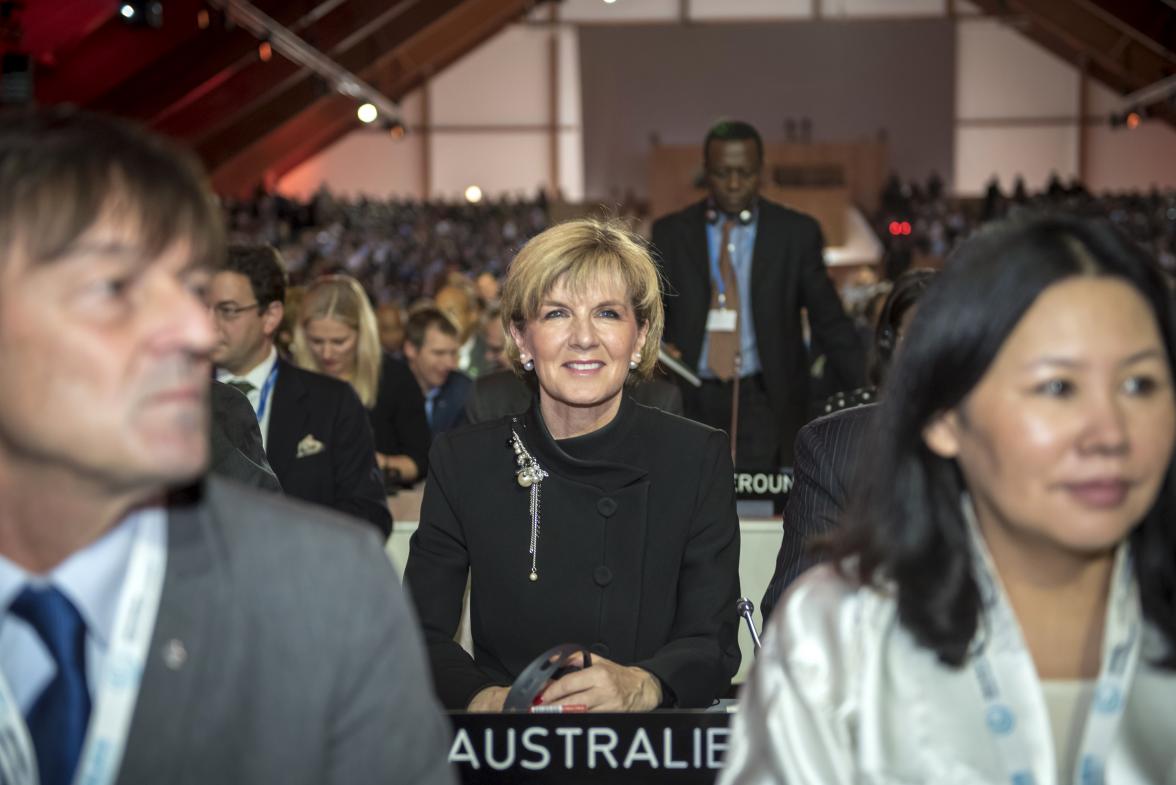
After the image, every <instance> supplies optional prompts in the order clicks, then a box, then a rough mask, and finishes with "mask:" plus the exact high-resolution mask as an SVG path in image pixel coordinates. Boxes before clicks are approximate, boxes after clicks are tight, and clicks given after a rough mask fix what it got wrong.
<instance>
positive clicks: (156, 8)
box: [118, 0, 163, 30]
mask: <svg viewBox="0 0 1176 785" xmlns="http://www.w3.org/2000/svg"><path fill="white" fill-rule="evenodd" d="M118 15H119V16H120V17H122V20H123V21H124V22H126V23H127V24H129V25H142V26H144V27H151V28H154V29H156V30H158V29H159V28H160V27H162V26H163V3H161V2H160V1H159V0H122V2H120V3H119V4H118Z"/></svg>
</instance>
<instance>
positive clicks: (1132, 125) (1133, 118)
mask: <svg viewBox="0 0 1176 785" xmlns="http://www.w3.org/2000/svg"><path fill="white" fill-rule="evenodd" d="M1142 122H1143V118H1142V117H1140V116H1139V112H1130V113H1128V115H1127V127H1128V128H1129V129H1130V130H1132V131H1134V130H1135V129H1136V128H1138V127H1139V124H1140V123H1142Z"/></svg>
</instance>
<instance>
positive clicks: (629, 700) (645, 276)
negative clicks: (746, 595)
mask: <svg viewBox="0 0 1176 785" xmlns="http://www.w3.org/2000/svg"><path fill="white" fill-rule="evenodd" d="M502 316H503V323H504V326H505V327H506V330H507V333H508V336H509V340H508V349H507V351H508V355H509V357H510V359H511V362H512V364H513V365H514V368H515V370H516V372H517V373H519V374H520V375H522V376H524V377H525V378H528V379H530V380H532V381H533V383H534V386H535V389H536V391H537V392H536V394H535V396H534V398H533V401H532V404H531V408H530V409H529V410H528V411H527V412H526V413H524V414H520V415H516V416H509V417H504V418H502V419H500V420H497V421H492V422H487V423H482V424H479V425H476V426H472V427H469V428H466V429H462V430H459V431H454V432H448V433H445V434H443V435H442V436H440V437H439V438H438V439H437V440H436V441H435V443H434V445H433V452H432V455H431V466H432V470H431V475H430V478H429V483H428V486H427V487H426V489H425V498H424V503H423V507H422V510H421V522H420V527H419V528H418V529H417V532H416V533H415V534H414V535H413V538H412V544H411V550H410V553H409V558H408V565H407V568H406V571H405V583H406V585H407V586H409V587H410V589H411V594H412V596H413V598H414V600H415V602H416V605H417V610H418V613H419V616H420V619H421V623H422V625H423V627H424V630H425V636H426V642H427V644H428V647H429V654H430V659H431V662H432V669H433V677H434V682H435V686H436V690H437V693H438V694H439V696H440V698H441V701H442V703H444V704H445V705H446V706H447V707H449V708H451V709H470V710H482V711H497V710H501V709H502V707H503V702H504V699H505V697H506V693H507V688H508V686H509V685H510V684H511V683H512V681H513V680H514V679H515V678H516V677H517V676H518V675H519V673H520V672H521V671H522V670H523V669H524V668H525V667H526V666H527V665H528V663H530V662H531V661H532V659H533V658H535V657H536V656H537V655H540V654H542V653H543V652H544V651H546V650H547V649H549V648H551V647H552V646H555V645H558V644H561V643H578V644H581V645H584V646H586V647H590V649H591V651H592V652H593V655H592V658H591V664H590V666H589V667H587V668H583V669H581V670H579V671H576V672H573V673H571V674H569V675H566V676H564V677H563V678H561V679H559V680H556V681H553V682H551V683H550V684H549V685H548V686H547V687H546V689H545V691H544V692H543V693H542V695H541V696H540V700H541V701H542V702H543V703H544V704H548V705H558V706H575V707H582V708H583V709H584V710H588V711H642V710H650V709H654V708H658V707H660V706H681V707H701V706H708V705H710V704H711V703H712V701H714V700H715V699H716V698H718V697H719V696H721V695H723V694H724V693H725V692H726V691H727V689H728V687H729V685H730V680H731V677H732V676H733V675H734V673H735V671H736V669H737V668H738V665H739V649H738V645H737V643H736V625H735V621H736V616H735V613H734V607H735V601H736V599H737V594H738V588H739V581H738V574H737V570H738V559H739V530H738V525H737V520H736V517H735V504H734V495H733V483H732V480H731V478H732V475H733V469H732V466H731V458H730V447H729V444H728V441H727V438H726V436H725V435H724V434H723V433H722V432H721V431H716V430H713V429H711V428H707V427H705V426H702V425H699V424H697V423H694V422H691V421H688V420H684V419H681V418H678V417H675V416H673V415H669V414H666V413H664V412H662V411H660V410H658V409H653V408H649V407H646V406H642V405H640V404H638V403H636V402H634V401H633V400H632V397H631V396H630V394H629V393H628V392H627V389H626V382H628V381H630V380H635V379H638V378H642V377H644V376H647V375H649V374H650V372H651V371H652V369H653V367H654V364H655V362H656V360H657V349H658V344H659V341H660V338H661V330H662V320H663V314H662V302H661V287H660V280H659V277H658V273H657V268H656V267H655V266H654V263H653V261H652V259H651V258H650V255H649V252H648V251H647V250H646V248H645V246H644V244H643V243H642V242H641V241H640V240H639V239H637V238H635V237H634V236H633V235H631V234H630V233H629V232H627V231H626V230H624V229H622V228H619V227H617V226H616V225H613V224H609V223H603V222H599V221H592V220H580V221H572V222H569V223H565V224H561V225H558V226H555V227H553V228H551V229H548V230H547V231H545V232H543V233H542V234H540V235H538V236H537V237H535V238H533V239H532V240H531V241H530V242H528V243H527V245H526V246H525V247H524V248H523V249H522V251H520V252H519V255H518V256H517V257H516V258H515V260H514V262H513V263H512V265H511V267H510V269H509V271H508V273H507V278H506V282H505V284H504V287H503V293H502ZM467 576H468V577H469V579H470V581H471V589H470V607H471V626H472V632H473V640H474V652H473V656H472V657H471V656H470V655H469V654H467V653H466V652H465V651H463V650H462V649H461V648H460V647H459V646H458V644H457V643H455V642H454V640H453V637H454V633H455V631H456V630H457V626H458V621H459V617H460V615H461V609H462V595H463V591H464V589H465V586H466V581H467Z"/></svg>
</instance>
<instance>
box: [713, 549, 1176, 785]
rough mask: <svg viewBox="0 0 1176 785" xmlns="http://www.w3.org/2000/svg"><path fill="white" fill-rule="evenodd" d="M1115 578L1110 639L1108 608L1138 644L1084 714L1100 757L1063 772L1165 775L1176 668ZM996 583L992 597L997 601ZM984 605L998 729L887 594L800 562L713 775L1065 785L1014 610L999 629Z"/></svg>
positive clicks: (1110, 778) (797, 780)
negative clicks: (1017, 754) (1161, 663)
mask: <svg viewBox="0 0 1176 785" xmlns="http://www.w3.org/2000/svg"><path fill="white" fill-rule="evenodd" d="M1125 555H1126V549H1125V548H1123V549H1121V552H1120V554H1119V559H1118V562H1117V566H1116V575H1117V576H1120V577H1122V576H1123V574H1124V570H1130V567H1129V561H1128V560H1127V559H1125ZM1125 577H1126V580H1125V581H1123V585H1124V586H1126V587H1127V588H1126V589H1124V592H1123V594H1124V596H1123V597H1121V598H1120V601H1118V602H1116V601H1115V599H1114V595H1112V602H1110V603H1108V605H1109V606H1110V607H1109V608H1108V623H1107V629H1108V633H1107V636H1108V641H1110V636H1111V635H1112V634H1113V633H1114V630H1115V629H1118V630H1119V631H1120V632H1122V631H1124V630H1125V627H1124V626H1123V624H1122V623H1120V624H1118V625H1116V624H1113V623H1112V622H1113V621H1115V620H1114V619H1112V618H1111V616H1113V615H1114V614H1116V613H1119V614H1124V615H1125V618H1126V620H1128V621H1131V620H1132V616H1133V618H1134V620H1135V621H1138V622H1140V623H1138V624H1136V625H1135V626H1134V629H1135V630H1136V631H1137V632H1138V631H1142V634H1138V635H1136V636H1135V637H1136V638H1138V639H1141V641H1140V643H1141V645H1138V646H1133V647H1132V648H1133V649H1134V652H1133V654H1134V656H1135V657H1136V660H1135V663H1134V665H1133V666H1132V667H1129V668H1128V669H1127V671H1126V674H1127V675H1126V678H1125V680H1124V681H1123V682H1122V683H1123V684H1124V685H1125V690H1124V692H1125V693H1126V696H1127V699H1126V701H1125V702H1122V701H1120V702H1119V703H1118V704H1116V705H1117V706H1120V707H1121V714H1120V713H1119V711H1117V710H1114V709H1113V707H1112V708H1107V709H1105V710H1106V711H1108V712H1112V713H1113V714H1115V715H1116V716H1114V717H1113V719H1111V720H1110V721H1109V723H1108V721H1107V719H1106V718H1105V717H1104V718H1097V719H1098V722H1100V723H1102V724H1098V725H1094V722H1095V720H1092V719H1091V718H1090V717H1088V718H1087V720H1086V721H1087V723H1088V725H1087V727H1088V730H1090V729H1091V728H1092V725H1093V732H1091V734H1090V738H1092V739H1094V740H1095V741H1096V742H1097V741H1098V740H1099V739H1098V737H1100V736H1101V737H1103V738H1102V744H1101V746H1102V747H1103V748H1104V750H1103V752H1104V755H1105V757H1104V758H1102V759H1098V760H1096V762H1097V763H1098V765H1097V766H1088V767H1087V771H1086V775H1085V776H1086V778H1085V779H1084V775H1083V767H1082V766H1076V767H1075V783H1081V785H1096V784H1097V783H1103V782H1105V783H1111V784H1112V785H1134V784H1135V783H1140V784H1142V783H1149V784H1158V783H1172V784H1176V673H1173V672H1171V671H1162V670H1160V669H1158V668H1156V667H1154V666H1153V665H1151V664H1150V663H1151V662H1152V661H1154V660H1155V659H1156V658H1157V657H1158V656H1159V655H1161V654H1162V653H1163V651H1164V643H1163V641H1162V639H1161V638H1160V636H1159V633H1158V632H1157V631H1155V630H1154V629H1153V628H1151V627H1150V626H1149V625H1147V624H1145V623H1142V621H1141V620H1140V619H1139V611H1138V590H1137V588H1136V585H1135V581H1134V577H1133V573H1130V574H1127V575H1126V576H1125ZM997 593H998V594H999V595H1000V596H999V597H997V598H996V601H998V602H1005V603H1007V600H1006V599H1005V598H1004V597H1003V592H1002V591H1000V590H999V588H997ZM991 616H992V615H991V614H987V613H986V617H985V621H984V622H983V624H984V625H985V626H986V630H987V632H988V635H989V638H988V643H987V644H986V645H985V646H984V649H983V652H982V654H984V655H985V656H986V657H987V661H989V662H991V665H992V670H993V671H994V672H995V673H996V674H997V676H998V678H999V681H1000V683H1001V686H1002V687H1003V694H1002V696H1001V697H1002V699H1003V700H1004V701H1005V703H1006V705H1007V706H1008V709H1009V711H1008V712H1007V714H1008V715H1009V717H1005V718H1004V719H1006V720H1007V722H1006V723H1005V725H1007V727H1002V726H1001V724H1000V723H996V722H995V721H994V718H993V717H992V716H991V711H992V708H991V704H990V703H989V702H987V701H986V700H985V697H984V694H983V692H982V689H981V686H980V681H979V680H978V679H977V672H976V670H974V668H973V667H972V666H973V664H974V663H969V664H966V665H965V666H964V667H962V668H959V669H955V668H951V667H949V666H946V665H943V664H941V663H940V662H939V661H938V659H937V658H936V656H935V654H934V653H933V652H931V651H929V650H927V649H925V648H922V647H920V646H918V645H916V643H915V642H914V640H913V638H912V637H911V636H910V635H909V634H908V633H907V631H906V630H905V629H903V628H902V627H901V626H900V625H899V623H898V617H897V608H896V605H895V602H894V600H893V599H892V598H890V597H887V596H884V595H883V594H882V593H881V592H879V591H877V590H874V589H870V588H861V587H857V586H856V585H854V584H851V583H849V582H847V581H846V580H844V579H842V578H841V577H839V576H838V575H837V573H836V572H835V571H834V570H833V569H832V568H831V567H830V566H828V565H823V566H820V567H817V568H815V569H813V570H810V571H809V572H808V573H806V574H805V575H804V576H802V578H801V579H800V580H799V581H797V582H796V584H795V585H794V586H793V588H792V590H791V591H790V592H789V594H788V596H787V597H786V598H785V601H784V602H782V603H781V604H780V606H779V607H778V608H777V611H776V613H775V614H774V615H773V618H772V623H771V624H770V625H769V626H768V629H767V631H766V637H765V638H764V642H763V649H762V651H761V652H760V654H759V658H758V660H757V661H756V664H755V668H754V670H753V672H752V676H751V678H750V680H749V682H748V684H747V685H746V686H745V688H744V691H743V693H742V695H741V701H740V707H739V711H738V714H737V715H736V717H735V720H734V723H733V725H732V734H731V739H730V742H731V746H730V747H729V749H728V753H727V759H726V766H725V768H724V770H723V772H722V774H721V776H720V778H719V783H720V785H759V784H760V783H787V784H788V785H839V784H841V783H845V784H846V785H848V784H849V783H857V784H863V783H887V784H888V785H889V784H890V783H935V785H954V784H957V783H958V785H979V783H1010V782H1011V783H1014V785H1022V783H1025V784H1026V785H1070V784H1069V783H1057V779H1058V774H1057V771H1056V763H1055V757H1054V752H1053V738H1052V734H1051V729H1050V725H1049V717H1048V714H1047V710H1046V706H1045V701H1044V697H1043V694H1042V689H1041V685H1040V683H1039V682H1038V681H1037V678H1036V675H1035V672H1034V671H1033V668H1032V661H1031V659H1029V654H1028V652H1027V651H1026V650H1025V648H1024V645H1023V643H1022V641H1021V635H1020V630H1019V628H1017V627H1016V623H1015V621H1013V622H1012V623H1011V625H1004V626H1005V627H1009V626H1011V629H1007V628H1006V629H1001V626H1002V625H1000V624H999V623H995V622H994V621H993V619H992V618H991ZM998 618H999V617H998ZM1008 618H1012V617H1011V615H1010V616H1009V617H1008ZM1119 621H1120V622H1122V621H1123V619H1119ZM1103 648H1104V655H1103V656H1104V659H1106V658H1114V656H1115V655H1113V654H1112V651H1111V650H1112V649H1114V648H1115V647H1113V646H1110V645H1105V644H1104V647H1103ZM1120 648H1122V647H1120ZM1104 666H1105V663H1104ZM1104 670H1106V668H1105V667H1104ZM1101 684H1102V682H1100V685H1101ZM1099 705H1100V704H1099V700H1098V699H1097V698H1096V699H1095V701H1094V706H1093V707H1092V709H1091V715H1094V714H1095V713H1096V712H1098V711H1100V710H1104V709H1100V708H1099ZM1010 717H1015V721H1014V720H1013V719H1010ZM1108 726H1109V727H1111V728H1113V729H1112V730H1111V731H1110V732H1109V733H1101V732H1100V730H1101V729H1102V728H1104V727H1108ZM1001 734H1004V736H1003V737H1002V736H1001ZM1107 736H1110V738H1106V737H1107ZM1009 739H1012V740H1014V741H1016V742H1018V743H1020V745H1021V749H1023V751H1024V757H1025V761H1024V762H1025V764H1026V765H1025V767H1024V768H1023V769H1021V770H1015V769H1014V770H1013V771H1012V774H1014V775H1016V776H1010V767H1009V765H1008V762H1007V759H1008V757H1009V756H1008V755H1007V754H1004V748H1003V747H1002V744H1007V743H1008V740H1009Z"/></svg>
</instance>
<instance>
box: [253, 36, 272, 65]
mask: <svg viewBox="0 0 1176 785" xmlns="http://www.w3.org/2000/svg"><path fill="white" fill-rule="evenodd" d="M257 56H258V57H260V58H261V62H263V63H268V62H269V61H270V60H271V59H273V56H274V48H273V47H272V46H270V42H269V41H262V42H261V44H260V45H259V46H258V47H257Z"/></svg>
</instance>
